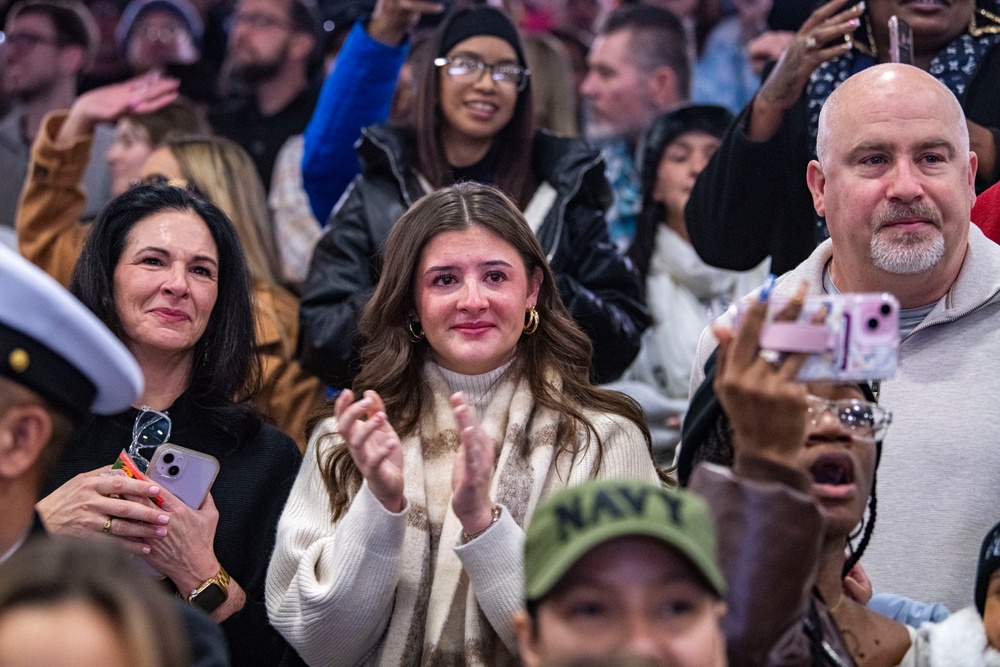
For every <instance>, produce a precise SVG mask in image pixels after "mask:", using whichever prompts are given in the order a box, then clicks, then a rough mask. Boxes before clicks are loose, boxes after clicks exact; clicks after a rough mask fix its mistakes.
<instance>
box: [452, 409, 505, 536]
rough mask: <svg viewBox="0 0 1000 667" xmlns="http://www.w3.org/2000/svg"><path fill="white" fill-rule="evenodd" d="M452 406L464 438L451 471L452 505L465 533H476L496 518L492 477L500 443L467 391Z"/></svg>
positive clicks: (459, 435) (460, 432) (461, 437)
mask: <svg viewBox="0 0 1000 667" xmlns="http://www.w3.org/2000/svg"><path fill="white" fill-rule="evenodd" d="M451 409H452V411H453V412H454V413H455V421H456V422H458V437H459V440H460V444H459V446H458V453H457V454H456V455H455V466H454V468H453V469H452V473H451V492H452V497H451V507H452V510H454V512H455V516H457V517H458V520H459V521H461V522H462V529H463V530H464V531H465V534H466V535H475V534H476V533H479V532H482V531H483V530H484V529H485V528H488V527H489V525H490V523H492V521H493V500H492V499H491V498H490V480H491V479H492V478H493V462H494V460H495V458H496V446H495V445H494V444H493V439H492V438H490V437H489V436H488V435H486V433H485V432H483V429H482V428H481V427H480V426H479V420H478V419H477V418H476V411H475V410H474V409H473V407H472V406H471V405H469V401H468V400H467V399H466V397H465V394H463V393H462V392H458V393H457V394H455V395H453V396H452V397H451Z"/></svg>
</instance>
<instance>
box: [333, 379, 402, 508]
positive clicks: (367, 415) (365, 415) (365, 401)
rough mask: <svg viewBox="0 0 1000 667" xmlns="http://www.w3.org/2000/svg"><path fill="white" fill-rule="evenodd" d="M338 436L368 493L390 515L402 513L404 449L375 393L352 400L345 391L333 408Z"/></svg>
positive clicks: (349, 392) (349, 393) (368, 393)
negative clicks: (359, 473)
mask: <svg viewBox="0 0 1000 667" xmlns="http://www.w3.org/2000/svg"><path fill="white" fill-rule="evenodd" d="M333 410H334V414H335V415H336V416H337V432H338V433H339V434H340V437H341V438H343V439H344V442H345V443H346V444H347V450H348V451H349V452H350V453H351V458H352V459H354V465H356V466H358V470H359V471H361V476H362V477H364V478H365V480H366V481H367V482H368V489H369V490H370V491H371V492H372V495H374V496H375V497H376V498H378V500H379V502H380V503H382V505H383V506H384V507H385V508H386V509H387V510H389V511H390V512H401V511H403V508H404V507H405V505H406V498H405V497H404V495H403V449H402V445H401V444H400V442H399V436H398V435H396V431H395V430H394V429H393V428H392V425H391V424H390V423H389V420H388V418H387V417H386V414H385V405H384V404H383V403H382V398H381V397H380V396H379V395H378V394H377V393H376V392H374V391H370V390H369V391H366V392H365V394H364V397H363V398H362V399H361V400H359V401H355V400H354V392H353V391H351V390H350V389H345V390H344V391H342V392H341V393H340V396H338V397H337V402H336V403H334V405H333Z"/></svg>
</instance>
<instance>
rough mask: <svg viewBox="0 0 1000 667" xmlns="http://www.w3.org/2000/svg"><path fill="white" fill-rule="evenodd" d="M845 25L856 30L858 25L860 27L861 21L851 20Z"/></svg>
mask: <svg viewBox="0 0 1000 667" xmlns="http://www.w3.org/2000/svg"><path fill="white" fill-rule="evenodd" d="M847 24H848V25H849V26H851V27H852V28H857V27H858V26H859V25H861V19H851V20H850V21H848V22H847Z"/></svg>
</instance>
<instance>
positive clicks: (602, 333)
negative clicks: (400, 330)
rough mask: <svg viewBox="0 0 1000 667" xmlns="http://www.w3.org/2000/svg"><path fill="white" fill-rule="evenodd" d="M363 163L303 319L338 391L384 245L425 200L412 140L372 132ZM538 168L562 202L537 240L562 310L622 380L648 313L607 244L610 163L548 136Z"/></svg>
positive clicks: (307, 350)
mask: <svg viewBox="0 0 1000 667" xmlns="http://www.w3.org/2000/svg"><path fill="white" fill-rule="evenodd" d="M358 155H359V156H360V158H361V163H362V173H361V175H360V176H358V177H357V178H356V179H355V181H354V183H353V185H352V186H351V190H350V191H349V192H348V194H347V195H346V197H345V199H344V201H343V203H342V205H341V206H340V208H339V209H338V210H337V211H336V212H335V213H334V215H333V219H332V220H331V221H330V225H329V226H328V227H327V230H326V233H325V234H324V235H323V237H322V238H321V239H320V241H319V244H318V245H317V246H316V250H315V253H314V254H313V260H312V266H311V268H310V270H309V277H308V278H307V280H306V284H305V288H304V291H303V296H302V302H301V310H300V312H301V324H302V326H301V332H302V333H301V336H302V338H301V340H300V351H301V355H302V363H303V365H304V366H305V367H306V368H307V369H308V370H310V371H311V372H313V373H315V374H316V375H318V376H319V377H320V378H322V379H323V381H324V382H326V383H328V384H330V385H332V386H334V387H347V386H350V384H351V380H352V379H353V378H354V376H355V375H356V374H357V372H358V370H359V369H358V350H359V347H360V342H361V341H360V340H359V338H358V335H357V322H358V316H359V315H360V313H361V308H362V307H363V306H364V305H365V303H367V302H368V299H369V298H370V297H371V294H372V292H373V291H374V289H375V285H376V283H377V282H378V276H379V273H380V272H381V269H382V244H383V242H384V241H385V237H386V236H387V235H388V233H389V230H390V229H391V228H392V226H393V225H394V224H395V223H396V221H397V220H398V219H399V218H400V216H402V215H403V213H405V212H406V210H407V209H408V208H409V207H410V206H411V205H412V204H413V202H415V201H416V200H417V199H419V198H420V197H421V196H422V195H423V194H424V191H423V189H422V188H421V186H420V184H419V182H418V181H417V178H416V175H415V173H414V171H413V168H412V167H413V165H414V164H415V163H416V160H415V156H414V147H413V144H412V142H411V141H409V140H408V138H407V135H406V133H405V132H404V131H402V130H399V129H395V128H391V127H389V126H386V125H375V126H372V127H368V128H365V130H364V132H363V137H362V140H361V144H360V145H359V146H358ZM533 168H534V171H535V175H536V178H537V180H538V182H542V181H546V182H548V183H549V184H550V185H551V186H552V187H553V188H554V189H555V190H556V193H557V196H556V199H555V202H554V204H553V205H552V208H551V209H550V210H549V212H548V214H547V215H546V216H545V219H544V221H543V222H542V225H541V227H540V228H539V230H538V240H539V241H540V242H541V244H542V248H543V249H544V250H545V254H546V256H547V258H548V260H549V263H550V264H551V265H552V270H553V272H554V273H555V275H556V281H557V283H558V287H559V293H560V295H562V299H563V302H565V304H566V307H567V308H569V311H570V313H572V315H573V317H574V319H576V321H577V323H578V324H580V326H581V327H582V328H583V330H584V331H586V332H587V335H589V336H590V339H591V340H592V341H593V343H594V360H593V370H594V372H595V373H596V376H597V379H598V380H599V381H600V382H608V381H611V380H614V379H616V378H617V377H618V376H620V375H621V374H622V372H623V371H624V370H625V369H626V368H627V367H628V365H629V364H630V363H631V362H632V360H633V359H634V358H635V356H636V354H637V353H638V351H639V343H640V334H642V331H643V330H644V329H645V328H646V326H648V324H649V313H648V312H647V311H646V308H645V306H644V304H643V300H642V289H641V287H640V284H639V280H638V278H637V276H636V275H635V272H634V271H633V270H632V267H631V265H630V264H629V263H628V262H627V261H626V260H624V259H623V258H622V257H620V256H619V255H618V253H617V252H616V250H615V248H614V246H613V245H612V243H611V240H610V239H609V237H608V231H607V227H606V223H605V221H604V211H605V210H606V209H607V207H608V205H609V204H610V202H611V190H610V187H609V186H608V182H607V180H606V179H605V177H604V163H603V161H602V160H601V158H600V154H599V153H598V152H597V151H594V150H592V149H590V148H588V147H587V146H586V144H584V143H583V142H582V141H579V140H577V139H566V138H561V137H556V136H554V135H551V134H547V133H545V132H539V133H538V134H537V135H536V136H535V142H534V148H533ZM543 317H544V314H543Z"/></svg>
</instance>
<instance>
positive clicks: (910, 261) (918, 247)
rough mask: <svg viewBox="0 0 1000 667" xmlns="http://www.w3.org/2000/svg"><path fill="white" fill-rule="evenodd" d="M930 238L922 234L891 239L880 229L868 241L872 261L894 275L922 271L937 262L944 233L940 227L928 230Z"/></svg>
mask: <svg viewBox="0 0 1000 667" xmlns="http://www.w3.org/2000/svg"><path fill="white" fill-rule="evenodd" d="M930 232H931V233H932V234H933V237H932V238H931V239H926V238H925V237H924V235H923V234H919V233H916V234H906V235H904V236H903V237H902V238H901V239H900V240H898V241H893V240H892V239H890V238H888V236H887V235H886V234H883V233H882V230H879V231H877V232H875V234H873V235H872V240H871V257H872V263H873V264H875V266H876V267H877V268H879V269H882V270H883V271H887V272H889V273H895V274H898V275H912V274H915V273H923V272H924V271H928V270H929V269H931V268H933V267H934V266H936V265H937V263H938V262H940V261H941V258H942V257H944V235H943V234H941V230H939V229H937V228H934V229H933V230H930Z"/></svg>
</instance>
